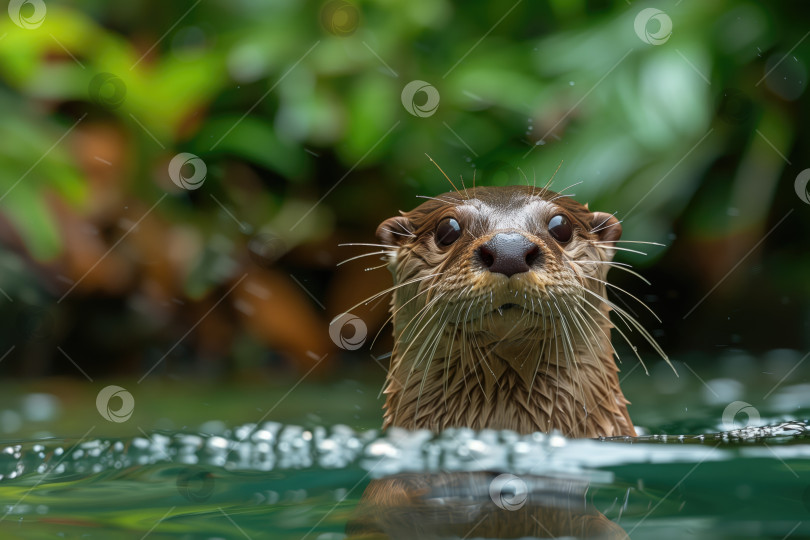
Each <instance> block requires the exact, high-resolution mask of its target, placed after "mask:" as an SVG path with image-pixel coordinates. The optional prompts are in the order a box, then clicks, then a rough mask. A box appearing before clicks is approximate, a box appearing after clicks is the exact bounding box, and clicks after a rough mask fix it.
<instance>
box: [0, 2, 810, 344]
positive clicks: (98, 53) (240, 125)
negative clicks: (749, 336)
mask: <svg viewBox="0 0 810 540" xmlns="http://www.w3.org/2000/svg"><path fill="white" fill-rule="evenodd" d="M628 4H629V3H628V2H625V1H621V0H615V1H612V2H608V1H604V0H603V1H585V0H577V1H562V0H554V1H550V2H542V3H539V2H517V3H514V4H513V3H511V2H510V3H503V4H501V3H495V2H470V3H463V4H462V3H460V2H455V3H454V2H448V1H427V0H417V1H413V0H412V1H407V2H406V1H393V0H376V1H364V2H357V3H348V2H341V1H340V0H331V1H327V2H296V1H291V0H288V1H282V0H279V1H273V2H259V1H255V0H238V1H234V2H172V3H168V2H157V1H154V0H140V1H137V2H130V3H125V4H121V3H108V2H101V1H98V0H82V1H78V2H64V3H60V2H49V3H48V4H47V15H46V17H45V19H44V21H43V23H42V25H41V26H39V27H36V28H28V29H26V28H21V27H20V26H19V25H18V24H16V23H15V21H13V20H12V18H11V17H0V36H2V38H0V114H1V115H2V117H3V122H2V123H0V137H2V140H3V143H2V145H0V196H1V197H2V198H0V215H2V216H5V217H6V218H7V219H8V221H9V223H10V224H11V226H12V227H13V228H14V229H15V231H16V233H17V234H19V235H20V237H21V238H22V241H23V243H24V246H25V248H26V250H27V252H28V253H30V255H31V256H33V258H34V259H35V260H36V261H40V262H43V263H47V262H48V261H50V260H53V259H55V258H57V257H58V256H59V255H60V253H62V252H63V250H65V249H69V246H67V247H66V246H65V245H63V244H62V243H60V235H59V231H58V228H59V225H58V223H57V222H56V221H55V220H54V218H53V216H52V213H51V212H50V211H49V206H48V203H47V198H48V197H50V196H56V197H58V198H60V199H61V200H63V201H65V202H66V203H67V204H69V205H72V206H74V207H76V208H81V207H82V205H83V204H86V201H87V199H88V197H90V194H89V188H88V182H87V181H86V171H85V170H83V169H82V168H80V166H79V163H78V162H77V160H75V159H72V156H73V155H75V152H74V149H73V147H72V146H71V145H72V144H77V143H75V141H74V142H71V141H72V139H71V137H70V133H68V132H70V131H72V130H74V128H75V129H76V130H80V129H81V128H82V127H83V126H84V125H86V124H88V123H108V124H111V125H115V126H117V127H118V128H119V129H121V130H123V131H124V133H125V134H126V143H127V145H128V155H130V159H129V161H128V165H127V166H126V167H125V168H124V169H122V170H123V176H124V177H122V178H120V189H121V191H122V192H123V193H125V195H126V197H125V198H131V197H134V198H136V199H139V200H141V201H143V202H144V204H145V205H146V207H149V206H151V205H152V204H153V203H154V202H155V201H157V200H158V199H159V198H160V197H161V196H162V195H163V194H164V193H166V192H167V191H168V192H169V193H171V197H169V198H168V199H167V201H166V203H165V205H162V206H161V207H160V208H158V210H157V211H156V212H157V213H158V214H160V215H161V216H162V217H163V218H164V219H165V220H167V221H169V222H170V223H174V224H178V225H183V226H190V227H192V228H193V229H194V230H195V231H197V233H198V234H200V235H201V238H202V240H203V242H204V244H205V250H206V253H208V255H207V256H205V257H200V258H198V259H197V260H196V263H195V264H196V268H195V269H192V270H191V271H189V273H188V275H187V283H186V286H185V290H186V292H187V294H189V295H191V296H192V297H197V298H199V297H202V296H203V295H204V294H206V292H208V291H209V290H211V288H213V287H216V286H217V285H219V284H221V283H222V282H223V280H224V277H223V276H224V275H227V272H217V271H212V268H219V267H218V266H217V265H216V262H215V260H216V259H217V257H220V258H221V257H225V258H227V257H238V256H239V252H240V250H244V237H245V235H247V236H248V237H250V236H251V235H253V234H255V233H257V232H262V231H263V232H269V233H272V234H273V235H276V236H278V237H280V238H281V239H282V240H283V241H284V245H285V246H287V249H293V248H295V247H296V246H299V247H301V248H302V249H304V250H306V249H307V246H314V247H311V250H313V251H314V250H317V249H320V248H319V247H317V246H321V245H323V242H332V241H336V239H337V238H345V237H347V236H349V237H354V238H355V239H359V240H363V239H368V238H369V235H370V233H371V231H373V230H374V228H375V226H376V224H377V223H378V222H379V220H381V219H382V218H384V217H386V216H388V215H390V214H391V213H393V212H394V211H396V210H397V209H407V208H410V207H412V206H413V205H415V204H416V203H415V202H414V199H412V196H413V195H415V194H427V195H435V194H437V193H440V192H442V191H446V190H448V189H449V188H450V186H449V185H448V184H447V182H446V180H445V179H444V178H443V176H442V175H441V174H440V173H439V172H438V171H437V170H436V169H435V168H434V166H433V164H432V163H431V162H430V161H429V160H428V158H427V157H425V154H429V155H430V156H431V157H432V158H433V159H435V161H436V162H437V163H438V164H439V165H441V167H442V168H443V169H444V171H446V172H447V174H448V175H449V176H450V177H451V178H452V179H455V178H458V177H459V175H461V176H462V177H463V178H464V180H463V181H464V182H465V183H467V184H471V183H472V182H477V183H483V184H488V185H497V184H505V183H518V182H524V181H529V182H537V183H541V184H544V183H545V182H546V181H547V180H548V179H549V178H550V177H551V176H552V174H554V172H555V170H557V168H558V166H560V164H562V165H561V166H560V168H559V171H558V172H557V174H556V177H555V179H554V183H553V185H552V188H555V189H558V190H560V189H563V188H567V187H568V186H575V187H573V188H571V189H570V190H567V191H566V192H567V193H575V194H576V197H577V199H578V200H581V201H583V202H589V203H590V205H591V207H592V208H599V209H601V210H606V211H610V212H614V211H617V212H618V215H619V216H620V217H622V218H623V219H625V225H624V227H625V231H626V235H627V237H632V238H639V239H643V240H648V241H657V242H662V243H664V244H666V245H667V246H671V245H673V239H674V238H676V233H677V235H678V236H677V237H678V239H679V240H681V239H683V241H684V244H683V245H685V246H687V248H686V249H685V250H684V251H682V252H680V253H679V254H678V256H679V257H682V256H683V255H684V253H686V252H689V250H690V249H692V248H693V247H694V246H695V245H704V244H705V245H706V246H708V248H707V249H708V253H712V249H714V248H713V247H712V246H715V247H716V245H717V244H712V242H713V241H715V240H719V241H720V242H721V243H722V242H725V241H732V240H733V242H732V244H733V246H732V247H733V249H731V250H730V252H729V253H730V255H728V257H727V258H723V257H718V259H717V260H716V261H715V262H714V263H712V262H711V261H710V262H709V263H705V264H704V263H700V262H699V261H698V262H695V261H684V260H683V259H682V258H681V259H678V261H677V264H678V265H680V264H683V265H684V272H685V273H686V275H694V276H699V275H704V274H707V275H709V276H710V279H709V278H707V281H706V282H704V283H701V284H699V285H698V286H697V287H696V289H695V291H693V292H692V293H690V294H688V295H687V300H689V299H697V298H699V296H700V294H702V292H703V291H705V290H708V289H709V287H711V286H712V285H713V284H714V283H716V282H717V279H718V278H720V277H722V275H723V273H724V272H726V271H727V270H728V269H729V268H731V266H732V265H733V264H734V263H735V262H736V261H738V260H740V257H742V255H743V254H745V252H746V251H747V250H748V249H749V248H752V247H753V246H754V245H755V243H756V242H757V241H758V240H759V239H760V238H762V236H763V235H764V234H765V233H766V232H767V231H768V230H769V227H770V226H771V225H772V224H773V223H774V222H775V221H776V220H777V219H778V218H779V217H781V215H782V214H784V211H782V209H785V210H786V209H788V208H791V207H796V208H797V209H798V210H799V212H797V213H796V215H795V216H792V217H791V220H792V221H791V224H790V225H789V227H790V228H791V230H795V229H797V228H798V229H799V230H806V227H807V225H808V217H807V214H808V211H807V208H806V207H805V205H802V204H801V201H799V200H798V199H796V198H795V195H794V194H793V192H792V188H793V178H795V176H796V174H798V172H799V171H800V170H801V169H802V168H804V166H806V165H807V163H806V162H805V163H803V164H802V163H801V161H802V159H806V153H803V152H802V151H801V148H802V144H804V143H806V135H804V134H803V132H802V131H801V128H802V126H803V125H806V124H807V121H808V110H807V106H806V105H805V101H806V100H803V97H804V94H805V87H806V85H807V77H806V76H807V58H808V54H809V53H810V48H809V47H810V42H803V43H802V42H800V40H803V37H802V36H803V35H804V32H805V31H806V29H805V25H803V24H802V23H801V22H800V20H799V18H797V17H795V16H794V14H793V11H792V10H791V9H790V7H789V6H781V5H780V6H776V5H774V4H767V5H766V4H762V3H757V2H751V1H732V0H718V1H715V2H662V3H660V4H658V3H655V2H652V3H638V2H633V3H632V4H629V5H628ZM650 7H653V8H657V9H660V10H663V12H664V14H665V17H667V18H668V19H669V20H670V21H671V23H672V31H671V35H666V36H664V38H663V39H662V40H661V42H660V43H658V44H652V43H650V42H649V39H646V41H645V34H644V32H647V34H646V35H647V36H649V35H657V33H658V32H661V31H662V29H661V27H660V26H658V25H660V24H661V22H660V20H657V19H656V20H651V21H648V22H647V23H646V24H642V26H641V27H640V28H641V29H642V30H643V32H642V33H639V26H638V20H637V18H638V17H639V14H640V13H641V11H642V10H643V9H645V8H650ZM26 9H28V8H26ZM26 16H30V13H28V12H26V13H23V14H22V17H23V18H24V17H26ZM804 37H806V35H804ZM797 44H798V45H797ZM794 45H796V47H795V48H791V47H794ZM788 52H789V54H787V55H786V53H788ZM413 80H421V81H425V82H426V83H428V84H430V85H432V86H433V87H434V88H435V89H436V91H437V93H438V95H439V96H440V101H439V104H438V107H437V108H436V109H435V112H434V113H431V114H425V115H423V116H416V115H413V114H410V113H409V112H408V110H406V108H407V107H409V106H416V107H419V106H422V105H423V104H424V101H420V100H424V99H425V97H426V96H425V94H424V93H418V94H417V95H416V96H414V97H413V101H412V102H411V103H406V102H404V101H403V100H404V99H405V98H403V96H402V91H403V88H404V87H405V86H406V84H407V83H408V82H410V81H413ZM71 126H73V127H71ZM77 126H78V127H77ZM63 137H64V138H65V140H63V139H62V138H63ZM180 151H185V152H192V153H194V154H196V155H198V156H200V157H201V158H202V159H203V160H204V161H205V163H206V164H207V168H208V177H207V179H206V183H205V186H204V187H203V188H202V190H200V192H194V193H183V192H181V191H180V190H178V189H175V188H174V186H173V185H172V184H171V181H170V180H169V178H168V176H167V174H166V166H167V164H168V161H169V159H171V157H172V156H173V155H175V154H176V153H178V152H180ZM454 181H455V180H454ZM203 192H205V193H203ZM3 193H5V195H3ZM208 195H210V197H209V196H208ZM219 201H221V202H223V203H224V204H217V202H219ZM223 208H225V209H226V210H227V209H228V208H230V209H231V210H232V211H233V214H234V215H233V216H231V217H235V218H236V221H237V222H239V226H237V224H235V223H234V220H232V219H231V217H228V216H227V215H226V213H224V211H223ZM775 209H777V210H778V211H777V210H775ZM799 214H801V215H799ZM774 216H775V217H774ZM358 236H362V238H358ZM218 237H225V238H226V239H229V240H230V243H225V244H222V243H221V242H220V243H219V244H217V242H216V241H215V240H216V239H217V238H218ZM740 237H741V238H742V239H741V240H740V239H739V238H740ZM735 238H737V240H734V239H735ZM777 238H781V237H780V236H779V235H777ZM729 239H732V240H729ZM792 241H793V237H790V238H789V239H782V240H779V241H776V240H773V242H775V243H774V245H775V246H776V252H775V256H776V258H777V259H778V260H779V261H780V265H781V266H780V267H779V269H777V270H779V276H785V275H790V276H792V278H791V281H789V282H788V285H785V281H784V280H785V279H787V278H784V277H778V278H775V279H773V281H774V282H775V283H777V284H776V285H775V286H776V287H777V288H778V287H779V285H778V284H779V283H782V285H785V288H786V289H787V290H793V291H797V290H798V292H800V293H802V294H805V298H803V299H802V302H803V303H802V304H801V305H802V306H803V308H802V309H803V310H804V311H802V313H804V315H803V316H804V317H807V318H808V319H810V315H807V313H808V310H807V304H806V293H808V292H810V286H808V284H807V280H806V278H804V279H802V278H801V277H799V276H800V275H801V272H798V273H796V272H794V271H793V270H792V269H797V268H801V267H802V265H806V264H807V263H808V258H807V255H806V253H805V252H804V251H803V250H799V251H798V252H797V251H796V250H795V248H793V247H790V246H793V245H795V244H792V243H791V242H792ZM690 242H691V243H690ZM217 246H220V248H221V249H220V248H217ZM222 246H224V247H222ZM734 246H736V247H734ZM785 246H787V247H785ZM667 249H668V247H663V248H656V247H652V248H651V250H650V252H651V253H652V255H653V257H652V258H648V259H641V258H639V257H634V256H633V255H630V256H628V257H625V259H626V260H630V261H632V262H634V263H639V262H643V263H644V264H650V263H654V262H655V261H656V260H659V264H660V265H661V266H665V265H672V261H671V260H670V261H667V260H665V259H662V258H663V257H665V256H666V252H667ZM670 256H671V255H670ZM696 256H699V257H702V256H703V255H701V254H696ZM661 260H663V262H661ZM332 262H333V261H332ZM707 267H711V268H710V269H709V270H707ZM674 272H675V271H674V270H672V272H671V273H674ZM3 283H6V285H8V283H7V282H3ZM686 303H687V302H686V300H685V301H684V305H686ZM344 307H345V306H344ZM802 325H804V326H806V323H805V322H801V323H797V327H796V328H800V327H801V328H803V327H804V326H802Z"/></svg>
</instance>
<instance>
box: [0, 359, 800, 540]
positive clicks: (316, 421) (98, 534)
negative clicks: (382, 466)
mask: <svg viewBox="0 0 810 540" xmlns="http://www.w3.org/2000/svg"><path fill="white" fill-rule="evenodd" d="M808 364H810V363H808ZM676 365H677V367H678V372H679V374H680V377H679V378H676V377H675V376H674V375H672V373H671V372H670V371H668V369H665V366H658V365H656V366H651V368H650V375H649V376H647V375H645V374H644V372H643V370H642V369H641V368H637V369H633V368H632V366H626V367H625V369H624V375H625V376H626V377H625V379H624V381H623V383H622V385H623V387H624V389H625V393H626V395H627V397H628V398H629V399H630V400H631V401H632V402H633V405H632V408H631V414H632V416H633V419H634V422H635V423H636V424H637V425H639V426H642V427H644V428H645V429H646V430H647V431H648V432H649V433H654V434H662V433H666V434H668V435H669V436H668V437H667V439H666V441H664V440H662V439H660V438H658V439H655V440H653V439H650V438H646V439H640V440H637V441H633V442H632V443H627V442H598V441H570V442H568V443H566V446H565V448H564V449H563V450H561V451H559V452H558V453H557V454H555V455H557V456H561V457H562V460H563V461H565V463H563V461H560V463H563V465H561V467H564V468H567V470H566V474H568V475H569V476H571V475H573V477H576V476H577V474H579V475H580V476H581V477H582V478H588V479H590V481H591V485H590V487H589V489H588V491H587V494H586V495H585V498H586V499H587V500H588V502H589V504H591V505H592V506H593V507H594V508H595V509H597V510H599V511H600V512H602V513H603V514H604V515H605V516H607V517H608V518H610V519H611V520H613V521H615V522H617V523H618V524H619V525H621V527H623V528H624V530H625V531H627V532H628V533H630V536H631V538H634V539H635V538H656V539H658V540H661V539H664V538H777V539H779V538H807V537H810V470H809V469H810V459H808V458H810V441H808V439H807V436H806V435H804V433H803V431H804V426H803V424H801V423H797V424H796V425H795V426H794V427H793V428H791V429H786V430H783V431H782V435H781V436H774V435H770V436H762V437H758V438H752V439H751V440H739V438H736V437H731V439H730V440H724V439H723V438H719V439H718V438H714V437H707V438H705V439H704V440H702V441H701V440H700V439H698V438H696V437H687V438H685V439H684V440H682V441H681V440H678V437H677V435H679V434H691V435H694V434H701V433H706V434H709V433H715V432H718V431H724V428H728V429H731V428H733V427H742V426H743V425H744V424H746V423H748V422H749V414H753V416H754V418H753V419H752V420H754V421H755V423H756V424H757V425H765V424H771V425H773V424H777V423H778V422H780V421H785V420H794V421H796V420H804V419H806V418H808V417H810V391H808V389H810V385H809V384H808V380H809V379H808V376H810V365H805V364H804V362H803V361H802V355H801V354H799V353H796V352H791V351H776V352H773V353H769V354H768V355H763V356H762V357H759V358H756V359H755V358H751V357H748V356H746V355H743V354H739V353H738V354H725V355H722V356H719V357H718V358H713V359H707V358H689V359H682V361H681V362H678V363H676ZM371 368H374V369H373V370H372V369H371ZM381 375H382V372H381V371H380V370H379V368H377V367H376V366H373V365H372V366H370V367H369V368H367V369H357V370H354V371H352V372H349V373H346V374H345V376H344V377H343V379H342V380H341V381H340V382H327V381H318V380H310V379H306V380H304V381H300V379H299V378H298V377H290V378H289V379H288V380H283V381H276V382H274V383H263V384H259V383H257V382H255V381H253V382H250V383H239V384H237V383H233V384H229V385H215V384H206V383H200V382H194V383H193V384H192V383H188V382H184V381H174V382H170V381H160V382H158V381H151V382H150V381H145V382H144V383H142V385H138V384H137V382H136V381H131V382H129V381H114V382H113V381H103V382H100V381H99V382H94V383H92V384H90V383H88V384H79V383H77V382H75V381H62V380H52V381H45V382H38V383H36V384H35V385H34V384H32V385H25V384H16V385H13V386H12V385H8V384H6V385H5V386H4V387H3V388H2V398H0V429H2V431H3V432H4V433H3V438H4V445H3V446H4V450H3V451H4V453H3V454H2V455H0V470H2V473H3V474H4V477H3V479H2V480H0V510H1V511H0V517H2V520H0V538H104V539H107V538H110V539H117V538H136V539H137V538H151V539H160V538H167V539H168V538H172V539H198V538H199V539H214V538H228V539H230V538H252V539H256V538H282V539H286V538H290V539H292V538H297V539H300V538H310V539H318V538H320V539H322V540H326V539H332V538H343V532H344V528H345V525H346V523H347V521H349V519H350V518H351V516H352V512H353V511H354V509H355V507H356V505H357V502H358V500H359V497H360V495H361V494H362V493H363V490H364V489H365V487H366V486H367V485H368V483H369V481H370V480H371V477H372V476H376V474H374V473H372V474H371V475H370V474H369V469H370V468H371V467H370V466H369V464H368V463H369V462H368V461H365V462H364V461H363V460H362V459H349V460H347V462H346V463H345V464H343V465H342V466H334V465H333V466H330V467H325V466H319V465H318V464H317V463H310V464H308V463H305V462H300V461H299V462H296V461H295V460H294V459H293V460H292V461H289V460H288V462H286V463H282V462H281V461H278V460H276V461H275V462H274V463H273V464H272V466H264V467H258V466H251V465H245V464H242V465H237V466H234V463H235V462H236V461H237V459H236V457H234V456H235V454H232V455H231V454H229V456H230V457H229V458H228V459H226V460H223V461H222V462H218V461H217V459H218V458H217V457H216V456H214V457H210V456H209V457H205V458H203V459H198V458H194V460H191V461H196V462H195V463H191V462H190V461H189V458H188V455H185V457H184V454H183V451H182V444H180V443H177V441H180V440H186V439H183V437H186V435H185V434H195V433H200V434H202V435H203V436H202V437H200V438H198V439H193V440H195V441H196V440H201V441H204V444H205V445H216V444H218V441H225V440H231V441H233V440H234V439H240V437H238V436H236V435H235V434H234V432H233V429H234V428H236V427H237V426H240V425H243V424H246V423H261V422H266V421H274V422H280V423H283V424H286V425H297V426H302V429H301V432H302V433H310V434H311V433H314V432H316V430H315V428H316V427H317V426H334V425H336V424H344V425H346V426H347V428H346V429H347V430H351V431H352V432H354V433H357V434H359V436H363V434H364V433H365V434H367V435H368V436H369V439H368V440H373V439H374V437H375V436H374V434H373V433H369V432H368V430H370V429H374V428H376V427H377V426H378V424H379V419H380V414H381V413H380V409H379V407H380V404H381V402H380V400H379V399H378V396H377V394H378V391H379V386H380V384H381V381H382V379H381ZM297 383H298V385H297V386H296V384H297ZM108 384H117V385H119V386H122V387H124V388H126V389H127V390H128V391H130V392H131V393H132V395H133V397H134V401H135V409H134V412H133V414H132V416H131V417H130V418H129V419H127V420H126V421H124V422H110V421H107V420H105V419H104V418H102V416H101V415H100V414H99V412H98V411H97V409H96V403H95V399H96V395H97V393H98V391H99V390H100V389H101V388H103V387H105V386H107V385H108ZM735 402H745V403H747V404H749V405H750V408H748V409H746V410H745V411H743V412H741V413H739V414H738V415H737V416H736V417H735V418H732V419H731V421H732V424H728V423H726V424H724V420H723V415H724V411H727V408H728V407H729V405H730V404H732V403H735ZM37 415H39V416H37ZM756 416H758V417H759V419H758V420H757V419H756V418H755V417H756ZM727 420H728V419H727ZM733 422H736V423H737V424H736V425H734V424H733ZM759 434H760V435H763V433H762V432H760V433H759ZM189 440H190V439H189ZM137 441H140V442H137ZM166 441H175V442H174V443H169V442H166ZM15 443H19V444H20V446H15ZM36 444H40V445H41V446H36ZM138 444H142V445H144V448H143V449H141V450H139V449H138V446H137V445H138ZM223 444H224V443H223ZM251 444H254V446H252V447H251V448H252V449H253V450H255V448H256V446H255V443H251ZM93 445H97V446H93ZM116 445H117V446H116ZM92 448H99V449H103V450H104V451H103V452H101V453H100V454H99V456H100V457H95V456H94V455H93V454H92ZM116 448H117V450H116ZM178 448H180V450H178ZM57 449H61V450H57ZM15 451H16V452H19V457H18V456H16V455H15V454H14V452H15ZM57 452H61V453H57ZM38 453H39V454H41V456H44V457H40V456H39V455H38ZM211 455H213V454H211ZM105 456H106V457H105ZM110 456H127V459H126V460H119V459H118V458H114V457H110ZM544 459H546V458H544V457H543V456H542V455H537V456H536V457H535V458H534V460H535V461H536V463H535V465H537V466H542V467H544V468H545V469H544V470H545V471H546V472H548V471H552V472H553V471H554V470H555V467H556V466H557V465H555V463H556V462H549V461H546V462H543V460H544ZM26 460H27V461H26ZM139 460H140V461H139ZM566 460H567V461H566ZM40 461H41V462H42V463H45V464H47V466H43V468H42V469H41V471H40V472H39V473H38V472H37V470H36V464H37V463H39V462H40ZM17 462H20V463H27V465H26V468H25V470H23V471H20V474H14V473H13V472H12V474H9V472H10V471H13V467H12V465H13V464H14V463H17ZM571 463H578V464H583V463H584V464H586V465H587V469H588V471H587V474H586V473H585V472H576V471H574V472H572V471H571V470H570V465H571ZM60 465H61V467H60ZM411 465H414V463H413V462H412V463H411ZM415 466H416V467H417V469H418V467H419V464H418V463H416V464H415ZM511 466H512V465H511V464H510V463H505V464H504V466H503V470H509V468H510V467H511ZM518 472H520V473H521V474H525V471H518ZM558 472H561V471H558ZM468 537H469V538H475V537H476V535H475V531H474V530H470V534H469V535H468Z"/></svg>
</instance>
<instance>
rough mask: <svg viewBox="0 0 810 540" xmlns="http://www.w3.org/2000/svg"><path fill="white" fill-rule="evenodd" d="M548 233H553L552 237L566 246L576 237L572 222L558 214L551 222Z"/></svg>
mask: <svg viewBox="0 0 810 540" xmlns="http://www.w3.org/2000/svg"><path fill="white" fill-rule="evenodd" d="M548 232H550V233H551V236H553V237H554V239H555V240H556V241H557V242H559V243H561V244H565V243H566V242H568V241H569V240H571V237H572V236H573V235H574V228H573V227H572V226H571V222H570V221H568V218H566V217H565V216H563V215H562V214H557V215H556V216H554V217H553V218H551V219H550V220H549V222H548Z"/></svg>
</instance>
